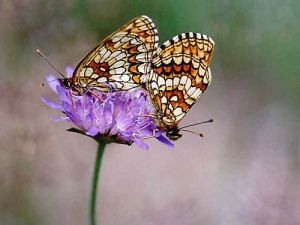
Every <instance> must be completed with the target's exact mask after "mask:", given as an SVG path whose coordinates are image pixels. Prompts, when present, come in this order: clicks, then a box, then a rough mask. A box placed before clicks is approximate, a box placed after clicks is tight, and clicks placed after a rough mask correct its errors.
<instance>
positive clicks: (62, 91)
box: [42, 68, 173, 149]
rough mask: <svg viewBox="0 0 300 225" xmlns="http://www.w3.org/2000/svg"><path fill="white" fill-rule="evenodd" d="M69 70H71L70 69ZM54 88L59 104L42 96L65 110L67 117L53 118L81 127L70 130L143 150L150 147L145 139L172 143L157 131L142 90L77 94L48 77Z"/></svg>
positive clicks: (59, 108)
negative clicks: (134, 145) (153, 137)
mask: <svg viewBox="0 0 300 225" xmlns="http://www.w3.org/2000/svg"><path fill="white" fill-rule="evenodd" d="M67 73H68V74H70V73H71V71H70V69H69V68H68V69H67ZM46 79H47V81H48V84H49V86H50V87H51V88H52V90H53V91H54V92H55V93H56V94H57V96H58V98H59V103H54V102H52V101H50V100H48V99H46V98H42V99H43V101H44V103H45V104H46V105H48V106H49V107H51V108H53V109H56V110H59V111H62V112H63V113H64V114H65V117H52V119H53V120H56V121H60V120H67V121H69V122H72V123H73V124H74V125H76V127H77V128H78V129H77V128H72V129H69V130H70V131H75V132H78V133H82V134H85V135H87V136H90V137H93V138H94V139H96V140H101V141H106V142H116V143H122V144H128V145H131V144H132V143H133V142H135V143H136V144H137V145H138V146H140V147H141V148H143V149H148V146H147V145H146V144H145V143H144V142H143V139H145V138H148V137H152V136H153V134H154V133H156V134H155V137H156V138H157V139H158V140H160V141H161V142H163V143H165V144H167V145H169V146H173V144H172V143H171V142H170V141H168V140H167V139H166V138H165V137H164V136H163V135H162V132H154V131H155V130H157V127H156V125H155V123H154V119H153V118H152V117H151V116H149V115H152V113H153V107H152V106H151V104H150V103H149V101H148V99H147V94H146V93H145V92H144V91H143V90H140V89H135V90H132V91H130V92H129V91H119V92H109V93H103V92H99V91H97V90H92V92H87V93H85V94H83V95H80V96H76V95H74V94H72V92H71V91H70V90H68V89H66V88H65V87H64V86H62V85H61V83H60V82H59V80H58V79H57V78H56V77H54V76H53V75H49V76H47V78H46Z"/></svg>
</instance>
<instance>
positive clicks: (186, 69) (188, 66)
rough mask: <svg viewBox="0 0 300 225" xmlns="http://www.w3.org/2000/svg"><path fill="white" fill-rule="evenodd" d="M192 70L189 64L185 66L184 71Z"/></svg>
mask: <svg viewBox="0 0 300 225" xmlns="http://www.w3.org/2000/svg"><path fill="white" fill-rule="evenodd" d="M189 70H190V65H189V64H183V71H185V72H188V71H189Z"/></svg>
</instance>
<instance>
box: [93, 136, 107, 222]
mask: <svg viewBox="0 0 300 225" xmlns="http://www.w3.org/2000/svg"><path fill="white" fill-rule="evenodd" d="M105 146H106V143H105V142H100V141H99V146H98V150H97V155H96V160H95V165H94V174H93V182H92V190H91V195H90V225H96V209H97V205H96V202H97V187H98V181H99V172H100V167H101V162H102V157H103V153H104V148H105Z"/></svg>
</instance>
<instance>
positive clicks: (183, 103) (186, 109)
mask: <svg viewBox="0 0 300 225" xmlns="http://www.w3.org/2000/svg"><path fill="white" fill-rule="evenodd" d="M179 106H180V107H181V108H182V110H183V112H186V111H188V110H189V108H190V106H189V105H188V104H186V103H185V101H181V102H180V103H179Z"/></svg>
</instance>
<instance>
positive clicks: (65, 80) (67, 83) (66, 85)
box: [60, 78, 72, 89]
mask: <svg viewBox="0 0 300 225" xmlns="http://www.w3.org/2000/svg"><path fill="white" fill-rule="evenodd" d="M60 83H61V85H62V86H63V87H64V88H66V89H70V88H72V83H71V80H70V78H63V79H60Z"/></svg>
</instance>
